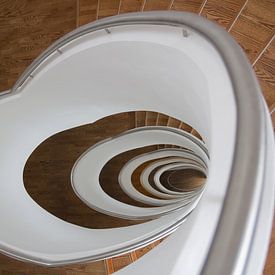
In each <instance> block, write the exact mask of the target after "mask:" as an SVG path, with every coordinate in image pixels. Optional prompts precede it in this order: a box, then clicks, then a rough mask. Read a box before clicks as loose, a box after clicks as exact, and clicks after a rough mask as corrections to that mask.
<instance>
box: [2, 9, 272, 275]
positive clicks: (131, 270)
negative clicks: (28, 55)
mask: <svg viewBox="0 0 275 275" xmlns="http://www.w3.org/2000/svg"><path fill="white" fill-rule="evenodd" d="M0 105H1V107H0V121H1V125H2V130H1V143H0V151H1V154H0V161H1V165H0V167H1V168H0V169H1V170H0V171H1V173H0V183H1V192H0V218H1V234H0V250H1V252H3V253H4V254H7V255H9V256H11V257H15V258H18V259H21V260H24V261H29V262H33V263H37V264H41V265H48V266H58V265H66V264H71V263H78V262H84V261H91V260H99V259H106V258H108V257H112V256H116V255H120V254H122V253H124V252H129V251H132V250H135V249H137V248H141V247H143V246H145V245H147V244H149V243H151V242H153V241H156V240H158V239H160V238H163V237H165V236H167V235H169V234H170V233H172V232H174V231H175V232H174V234H171V235H170V236H169V237H168V238H166V239H165V240H164V241H163V242H162V243H161V244H160V245H159V246H158V247H156V248H155V249H154V250H152V251H151V252H150V253H148V254H147V255H146V256H144V257H143V258H141V259H140V260H138V261H136V262H135V263H133V264H131V265H129V266H128V267H126V268H125V269H122V270H121V271H119V274H142V273H144V274H146V272H147V273H148V270H150V274H152V275H153V274H158V275H159V274H190V275H192V274H209V275H210V274H211V275H213V274H224V275H226V274H261V272H262V268H263V264H264V260H265V255H266V251H267V245H268V239H269V233H270V229H271V223H272V214H273V202H274V201H273V200H274V183H275V181H274V169H273V168H274V156H275V154H274V137H273V131H272V126H271V122H270V118H269V116H268V113H267V108H266V105H265V102H264V100H263V98H262V96H261V91H260V89H259V86H258V83H257V80H256V78H255V76H254V73H253V72H252V70H251V67H250V65H249V64H248V62H247V60H246V57H245V56H244V54H243V52H242V50H241V49H240V47H239V46H238V45H237V43H236V42H234V41H233V39H232V38H231V37H230V36H229V35H228V34H227V33H226V32H225V31H224V30H223V29H221V28H219V27H218V26H216V25H214V24H213V23H211V22H209V21H207V20H206V19H203V18H201V17H198V16H196V15H193V14H189V13H181V12H148V13H147V12H145V13H142V14H140V13H132V14H124V15H120V16H115V17H111V18H107V19H102V20H98V21H96V22H94V23H91V24H88V25H85V26H82V27H80V28H78V29H77V30H75V31H73V32H71V33H69V34H67V35H65V36H64V37H63V38H61V39H59V40H58V41H56V42H55V43H54V44H53V45H52V46H51V47H49V48H48V49H47V50H46V51H44V52H43V53H42V54H41V55H40V56H39V57H38V58H37V59H36V60H35V61H34V62H33V63H32V64H31V65H30V66H29V68H28V69H27V70H26V71H25V72H24V73H23V74H22V75H21V77H20V78H19V79H18V81H17V82H16V84H15V85H14V87H13V89H12V90H11V92H10V93H5V94H3V95H0ZM15 110H16V111H15ZM111 116H112V117H111ZM125 118H126V119H125ZM112 119H113V121H115V122H116V123H117V124H116V123H113V124H110V120H112ZM142 120H144V121H146V123H145V124H144V123H142ZM116 125H119V127H117V126H116ZM97 133H100V135H97ZM102 133H103V134H102ZM65 136H66V140H67V141H68V140H69V141H70V142H69V143H64V140H63V138H62V137H65ZM77 137H79V138H77ZM91 137H92V138H91ZM66 154H67V156H66ZM15 156H16V157H15ZM64 159H65V161H64ZM58 167H60V170H58V169H57V168H58ZM110 167H114V168H113V170H112V173H110V174H109V175H108V169H110ZM114 171H115V172H114ZM190 171H193V173H194V171H196V173H200V177H201V178H204V177H205V179H204V180H203V181H195V180H194V179H195V178H194V177H193V180H192V182H191V184H190V183H189V182H188V177H189V176H188V173H190ZM109 177H111V178H112V179H111V180H110V184H109V186H108V178H109ZM185 177H186V178H185ZM181 178H185V179H184V180H183V181H181ZM36 179H37V182H39V181H41V182H42V184H41V186H39V185H38V183H37V184H35V183H34V182H35V180H36ZM185 180H186V181H187V184H184V186H183V187H182V182H185ZM59 183H60V184H59ZM24 184H25V185H24ZM110 186H111V187H110ZM36 188H37V189H36ZM39 188H42V189H39ZM112 188H113V189H112ZM116 190H117V191H116ZM118 190H119V191H118ZM41 193H43V194H41ZM54 193H58V194H57V195H58V198H59V199H60V201H57V200H56V201H54V200H52V197H51V196H52V194H54ZM119 194H120V195H121V200H120V195H119ZM42 195H43V197H42ZM33 199H34V200H33ZM43 200H45V201H47V203H49V205H50V206H49V208H48V207H46V206H45V205H46V204H45V201H44V202H43ZM51 200H52V201H51ZM14 202H16V204H15V203H14ZM51 202H52V204H51ZM41 206H42V207H41ZM64 208H68V209H66V211H64ZM71 214H72V216H70V215H71ZM91 218H94V221H92V222H91V221H89V220H88V219H91ZM86 219H87V221H85V220H86ZM194 261H195V262H196V265H194V264H193V263H194ZM152 265H154V266H155V268H154V270H152V269H151V268H150V266H152ZM252 270H253V273H251V272H252Z"/></svg>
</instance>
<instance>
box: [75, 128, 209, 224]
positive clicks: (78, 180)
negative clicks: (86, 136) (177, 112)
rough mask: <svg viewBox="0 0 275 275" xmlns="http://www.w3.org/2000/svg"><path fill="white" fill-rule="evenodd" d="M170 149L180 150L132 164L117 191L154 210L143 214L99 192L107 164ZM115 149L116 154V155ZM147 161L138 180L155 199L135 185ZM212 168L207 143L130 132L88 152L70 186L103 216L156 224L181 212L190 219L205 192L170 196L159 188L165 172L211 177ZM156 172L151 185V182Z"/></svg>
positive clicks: (181, 134) (184, 135)
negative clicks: (162, 146) (138, 150)
mask: <svg viewBox="0 0 275 275" xmlns="http://www.w3.org/2000/svg"><path fill="white" fill-rule="evenodd" d="M158 144H171V145H176V146H180V147H181V149H174V148H170V149H168V148H167V149H160V150H156V151H154V152H151V153H147V154H143V155H140V156H136V157H135V158H134V159H131V160H129V161H128V162H127V163H126V164H125V165H124V167H123V168H122V169H121V171H120V173H119V185H120V187H121V188H122V189H123V191H124V192H125V193H126V194H127V195H128V196H129V197H131V198H132V199H134V200H136V201H139V202H142V203H145V204H147V205H149V206H151V207H150V208H141V207H136V206H132V205H127V204H125V203H122V202H119V201H117V200H115V199H113V198H111V197H110V196H108V195H107V194H106V193H105V192H104V191H103V189H102V188H101V187H100V183H99V180H98V179H99V175H100V171H101V170H102V168H103V167H104V165H105V164H106V162H107V161H108V160H109V159H111V158H113V157H115V155H116V154H121V153H123V152H124V151H128V150H132V149H134V148H139V147H144V146H150V145H158ZM114 148H115V150H114ZM147 161H153V162H152V163H151V164H150V165H148V167H147V168H146V169H144V171H143V172H142V173H141V176H140V183H141V185H142V187H143V188H144V189H145V190H146V191H147V192H149V194H151V195H154V196H155V197H157V198H152V197H150V196H146V195H144V194H143V193H141V192H139V191H138V190H137V189H136V188H135V187H134V186H133V182H132V180H131V178H132V174H133V172H134V171H135V170H136V169H137V168H138V167H139V166H141V165H142V164H144V163H145V162H147ZM208 162H209V158H208V154H207V149H206V147H205V145H204V143H203V142H201V141H200V140H199V139H197V138H196V137H194V136H192V135H191V134H190V133H188V132H185V131H183V130H179V129H174V128H169V127H160V126H158V127H144V128H138V129H135V130H130V131H127V132H125V133H122V134H121V135H119V136H116V137H113V138H111V139H107V140H104V141H101V142H100V143H98V144H96V145H94V146H93V147H92V148H90V149H89V150H88V151H86V152H85V153H84V154H83V155H82V156H81V157H80V158H79V159H78V160H77V162H76V163H75V165H74V167H73V170H72V177H71V179H72V186H73V189H74V191H75V192H76V194H77V195H78V197H79V198H80V199H81V200H82V201H83V202H84V203H86V204H87V205H88V206H89V207H91V208H93V209H95V210H97V211H100V212H102V213H105V214H108V215H111V216H114V217H119V218H125V219H130V220H131V219H133V220H135V219H153V218H158V217H160V216H162V215H165V214H168V213H171V212H172V211H175V210H178V211H179V213H180V215H183V216H187V215H188V214H189V213H190V212H191V211H192V210H193V209H194V207H195V206H196V204H197V203H198V200H199V198H200V197H201V195H202V193H203V190H204V186H200V187H196V188H194V189H193V190H190V191H172V190H169V189H167V188H166V187H165V186H164V185H163V184H162V183H161V182H160V176H161V175H162V174H163V173H164V172H173V171H175V170H178V169H181V170H184V169H194V170H198V171H201V172H202V173H204V174H205V176H206V175H207V165H208ZM153 171H154V176H153V182H150V181H149V176H150V175H151V173H152V172H153Z"/></svg>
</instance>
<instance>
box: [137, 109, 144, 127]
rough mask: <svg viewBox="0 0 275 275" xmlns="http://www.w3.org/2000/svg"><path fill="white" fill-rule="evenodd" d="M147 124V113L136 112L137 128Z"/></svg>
mask: <svg viewBox="0 0 275 275" xmlns="http://www.w3.org/2000/svg"><path fill="white" fill-rule="evenodd" d="M145 124H146V111H139V112H136V127H143V126H145Z"/></svg>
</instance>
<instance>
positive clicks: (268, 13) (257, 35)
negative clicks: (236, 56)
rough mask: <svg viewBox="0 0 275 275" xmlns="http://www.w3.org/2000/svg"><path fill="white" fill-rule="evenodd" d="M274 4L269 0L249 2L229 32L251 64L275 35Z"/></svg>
mask: <svg viewBox="0 0 275 275" xmlns="http://www.w3.org/2000/svg"><path fill="white" fill-rule="evenodd" d="M274 14H275V4H274V2H273V1H269V0H262V1H259V0H250V1H248V3H247V5H246V6H245V8H244V9H243V11H242V13H241V14H240V16H239V17H238V19H237V20H236V22H235V24H234V26H233V27H232V29H231V30H230V34H231V35H232V36H233V37H234V38H235V39H236V40H237V41H238V42H239V44H240V45H241V47H242V48H243V50H244V51H245V52H246V54H247V56H248V58H249V60H250V61H251V63H253V61H254V60H255V59H256V58H257V57H258V55H259V54H260V53H261V51H262V49H264V48H265V46H266V45H267V43H268V42H269V41H270V39H271V38H272V37H273V35H274V33H275V16H274Z"/></svg>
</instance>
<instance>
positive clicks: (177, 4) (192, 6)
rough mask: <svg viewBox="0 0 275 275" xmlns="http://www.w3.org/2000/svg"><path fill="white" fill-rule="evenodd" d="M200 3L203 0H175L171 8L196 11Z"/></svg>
mask: <svg viewBox="0 0 275 275" xmlns="http://www.w3.org/2000/svg"><path fill="white" fill-rule="evenodd" d="M202 4H203V0H190V1H184V0H175V1H174V2H173V4H172V7H171V10H176V11H188V12H193V13H198V12H199V11H200V8H201V5H202Z"/></svg>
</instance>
